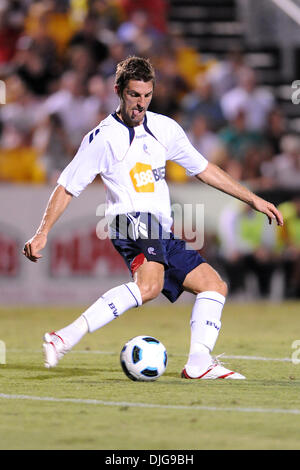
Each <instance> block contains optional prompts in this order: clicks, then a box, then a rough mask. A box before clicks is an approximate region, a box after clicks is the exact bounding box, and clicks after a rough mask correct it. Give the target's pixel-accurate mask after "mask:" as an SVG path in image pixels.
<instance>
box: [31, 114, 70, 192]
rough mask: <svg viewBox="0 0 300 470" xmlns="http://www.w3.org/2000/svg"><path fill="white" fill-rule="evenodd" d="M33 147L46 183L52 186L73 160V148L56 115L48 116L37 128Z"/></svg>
mask: <svg viewBox="0 0 300 470" xmlns="http://www.w3.org/2000/svg"><path fill="white" fill-rule="evenodd" d="M32 143H33V146H34V147H35V148H36V149H37V151H38V152H39V154H40V156H41V160H42V162H43V165H44V168H45V171H46V174H47V181H48V182H49V183H50V184H54V183H55V182H56V181H57V178H58V176H59V174H60V172H61V171H62V170H63V169H64V168H65V167H66V166H67V164H68V163H69V162H70V160H71V159H72V158H73V156H74V154H73V148H72V145H71V142H70V141H69V136H68V134H67V133H66V132H65V129H64V126H63V123H62V121H61V118H60V116H59V115H58V114H50V115H49V116H47V117H46V119H44V120H43V121H41V122H40V124H39V125H38V126H37V128H36V130H35V132H34V135H33V139H32Z"/></svg>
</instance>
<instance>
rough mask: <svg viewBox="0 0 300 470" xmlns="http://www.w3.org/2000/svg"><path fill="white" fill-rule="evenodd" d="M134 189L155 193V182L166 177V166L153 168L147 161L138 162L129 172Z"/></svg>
mask: <svg viewBox="0 0 300 470" xmlns="http://www.w3.org/2000/svg"><path fill="white" fill-rule="evenodd" d="M129 174H130V178H131V181H132V184H133V186H134V189H135V190H136V192H138V193H153V192H154V183H155V182H156V181H159V180H162V179H164V178H165V174H166V170H165V167H164V166H161V167H159V168H154V169H152V166H151V165H149V164H147V163H140V162H138V163H136V164H135V165H134V167H133V168H132V169H131V170H130V172H129Z"/></svg>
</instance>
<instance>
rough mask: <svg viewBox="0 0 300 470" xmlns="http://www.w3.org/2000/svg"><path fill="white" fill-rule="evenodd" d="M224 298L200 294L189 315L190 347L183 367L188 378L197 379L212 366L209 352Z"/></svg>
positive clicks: (217, 295) (209, 293) (216, 334)
mask: <svg viewBox="0 0 300 470" xmlns="http://www.w3.org/2000/svg"><path fill="white" fill-rule="evenodd" d="M224 303H225V297H224V296H223V295H221V294H219V293H218V292H214V291H206V292H201V294H198V295H197V297H196V301H195V304H194V307H193V310H192V315H191V345H190V352H189V358H188V362H187V364H186V366H185V368H186V371H187V373H188V375H189V376H190V377H199V375H201V373H202V372H205V370H206V369H207V368H208V367H209V366H210V365H211V364H212V357H211V352H212V350H213V349H214V346H215V343H216V341H217V338H218V336H219V331H220V328H221V315H222V309H223V306H224Z"/></svg>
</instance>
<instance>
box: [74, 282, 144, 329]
mask: <svg viewBox="0 0 300 470" xmlns="http://www.w3.org/2000/svg"><path fill="white" fill-rule="evenodd" d="M140 305H142V296H141V292H140V289H139V287H138V285H137V284H136V283H135V282H128V284H122V285H121V286H118V287H114V288H113V289H110V290H109V291H108V292H106V293H105V294H104V295H102V297H100V299H98V300H96V302H95V303H94V304H93V305H91V306H90V307H89V308H88V309H87V310H86V311H85V312H84V313H83V316H84V317H85V319H86V321H87V324H88V328H89V332H90V333H93V332H94V331H96V330H98V329H99V328H101V327H102V326H104V325H106V324H107V323H109V322H110V321H112V320H114V319H115V318H118V317H119V316H120V315H122V313H124V312H126V310H129V309H130V308H133V307H139V306H140Z"/></svg>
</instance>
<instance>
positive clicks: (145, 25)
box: [117, 10, 162, 56]
mask: <svg viewBox="0 0 300 470" xmlns="http://www.w3.org/2000/svg"><path fill="white" fill-rule="evenodd" d="M161 36H162V35H161V33H160V32H159V31H158V30H157V29H156V28H154V27H153V26H152V25H151V23H149V14H148V13H147V11H145V10H134V11H133V12H132V13H130V16H129V18H128V20H127V21H124V22H123V23H121V25H120V26H119V28H118V30H117V37H118V39H119V40H120V41H121V42H122V43H124V44H125V45H126V46H127V48H128V50H129V52H130V54H131V55H142V56H144V55H148V56H149V55H150V56H151V55H152V54H153V53H154V51H156V50H157V48H158V47H159V41H160V39H161Z"/></svg>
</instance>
